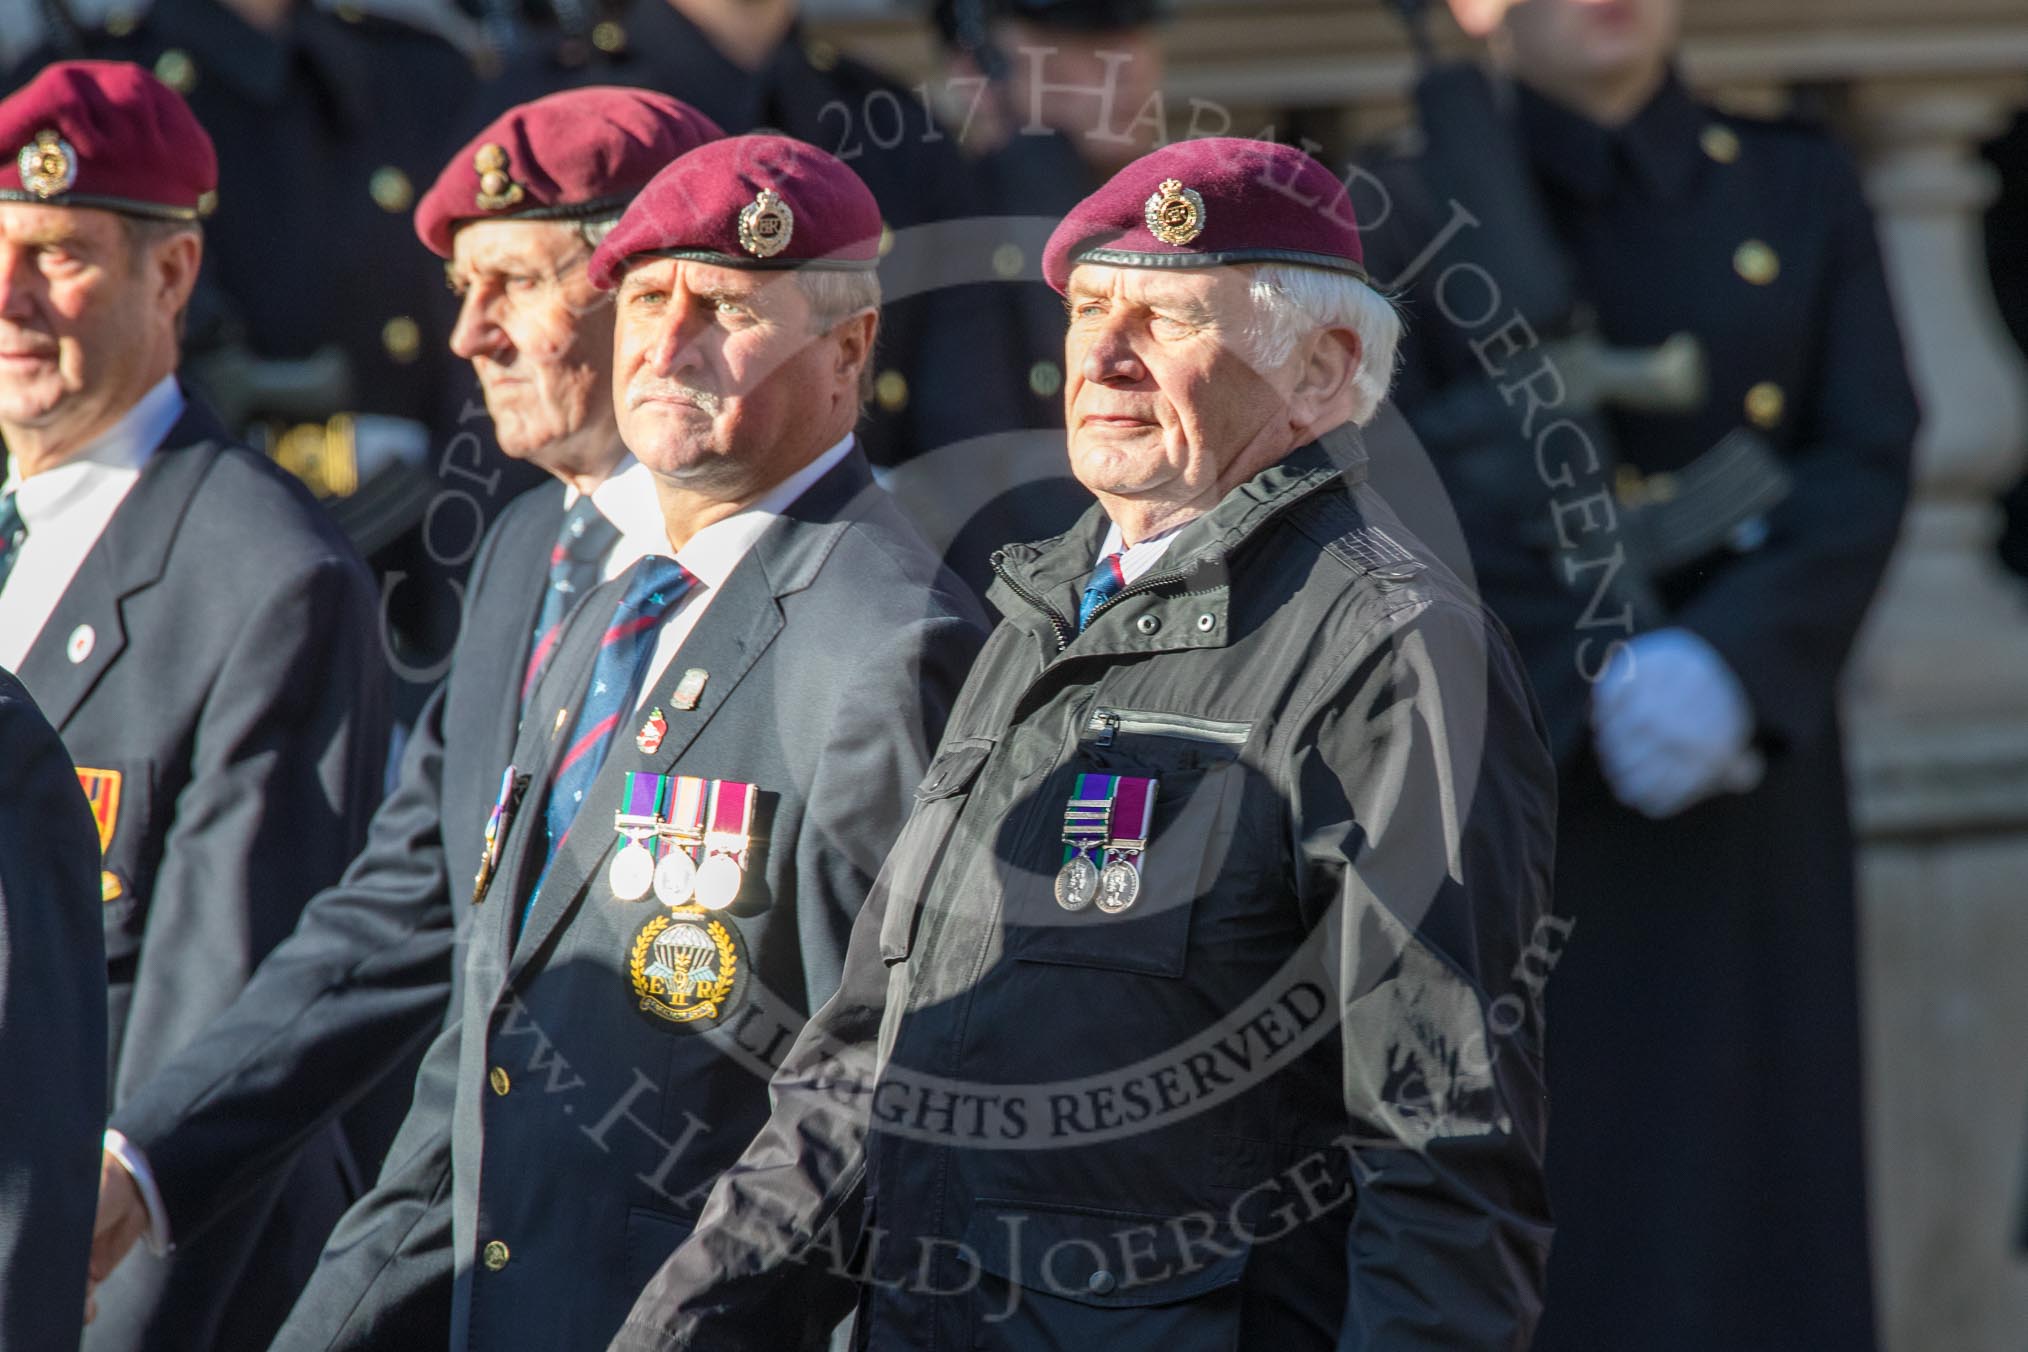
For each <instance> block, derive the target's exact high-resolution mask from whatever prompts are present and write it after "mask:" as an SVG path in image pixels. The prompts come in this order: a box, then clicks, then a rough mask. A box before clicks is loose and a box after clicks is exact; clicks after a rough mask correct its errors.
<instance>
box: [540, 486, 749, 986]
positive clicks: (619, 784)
mask: <svg viewBox="0 0 2028 1352" xmlns="http://www.w3.org/2000/svg"><path fill="white" fill-rule="evenodd" d="M777 529H779V525H778V526H777ZM781 629H782V608H781V605H780V604H779V603H778V602H777V601H776V600H775V597H774V591H773V588H772V587H771V585H770V584H769V581H768V577H767V572H766V569H765V567H764V566H763V565H762V563H761V560H760V559H759V557H758V546H756V552H755V553H754V554H749V555H748V556H747V557H746V558H745V559H743V560H741V562H740V564H739V566H738V567H737V568H735V569H733V572H732V576H731V577H728V578H727V579H726V580H725V587H724V588H723V590H722V591H721V592H720V593H719V594H718V595H717V596H714V597H713V598H711V608H710V609H708V610H706V611H705V612H704V616H703V618H702V619H700V620H699V621H698V624H697V627H696V628H695V629H693V630H691V631H690V635H689V637H687V638H686V639H684V641H683V647H682V648H681V649H680V650H679V651H678V652H677V654H676V658H675V660H674V661H673V662H671V663H670V664H669V670H668V671H666V672H664V673H663V674H662V676H661V678H660V680H659V681H658V682H657V683H656V684H655V686H654V687H652V688H650V689H648V690H645V691H643V693H642V697H641V701H640V703H639V704H638V705H637V706H636V707H635V709H634V710H633V713H632V715H631V716H630V717H629V718H628V719H627V720H626V721H625V722H623V723H622V724H621V725H620V727H619V728H618V729H617V730H616V731H615V732H614V733H613V744H612V749H611V750H610V751H609V752H607V754H606V761H605V764H604V765H603V766H601V767H600V768H599V772H598V775H597V777H596V778H595V779H593V781H592V786H591V788H590V789H589V790H588V791H587V792H586V793H585V800H584V805H583V806H582V807H581V808H580V809H579V810H578V815H577V819H576V820H575V821H574V822H573V823H572V824H571V829H570V834H569V835H568V836H567V837H566V838H565V839H564V842H563V848H562V849H560V850H558V851H557V853H556V859H555V861H554V862H553V863H552V864H551V865H550V869H549V876H548V877H547V878H546V879H545V880H544V881H543V884H542V895H541V896H539V897H538V898H536V902H535V911H534V913H533V914H531V915H530V916H529V917H528V924H527V925H526V926H524V927H523V928H522V931H521V938H520V940H519V941H518V942H517V943H516V944H515V945H514V957H513V961H512V963H511V964H510V966H509V971H508V975H509V977H512V976H515V975H517V974H518V973H519V972H520V971H521V969H522V968H523V967H524V966H526V965H527V963H528V961H529V960H530V958H531V957H532V956H533V955H534V954H535V953H536V952H537V951H538V950H539V949H540V948H541V947H542V945H543V943H545V942H546V941H547V940H548V938H549V936H550V934H551V933H552V932H553V931H554V930H555V928H556V926H557V923H558V922H559V921H561V920H562V919H563V918H564V916H565V915H567V914H568V913H569V911H570V909H571V907H572V905H573V904H574V903H575V902H576V900H577V898H578V896H579V895H580V894H581V893H583V892H584V891H585V888H586V884H587V883H589V884H590V885H591V887H592V888H593V889H594V890H596V889H597V888H598V887H599V886H600V885H601V880H600V879H599V878H598V876H597V874H598V871H599V869H600V867H601V866H602V865H603V864H604V863H605V860H606V856H607V855H608V854H609V853H610V852H611V850H612V848H613V846H614V844H615V843H616V841H617V839H618V837H617V836H615V835H614V833H613V829H612V817H611V814H612V812H614V811H615V810H617V809H618V807H619V803H620V794H621V791H622V788H623V786H624V785H625V784H626V777H627V773H628V772H629V771H632V770H652V771H654V772H655V773H657V774H668V773H669V772H670V770H671V768H672V767H674V766H675V764H676V763H677V761H678V760H679V759H680V758H681V757H682V755H683V752H684V751H685V750H686V749H688V748H689V746H690V745H691V744H692V743H693V742H694V741H696V739H697V735H698V733H700V732H701V731H703V728H704V725H705V724H706V723H708V722H710V721H711V718H712V717H713V715H715V714H716V713H717V712H718V711H719V709H721V708H723V707H724V706H725V702H726V700H727V699H728V698H729V697H730V696H731V694H732V692H733V691H734V690H735V689H737V688H738V686H739V683H740V682H741V681H742V680H743V679H745V677H746V674H747V672H749V671H751V670H752V669H753V664H754V663H755V662H756V661H757V660H759V658H760V655H761V654H762V653H763V652H765V651H766V650H767V648H768V645H769V644H771V643H773V642H774V640H775V636H776V635H777V634H779V633H780V632H781ZM693 667H698V668H702V669H703V670H704V671H706V672H708V673H709V676H708V677H707V679H706V680H705V683H704V690H703V692H702V697H701V698H700V699H699V701H698V705H697V707H696V708H695V709H690V710H679V709H677V708H676V707H675V704H674V701H673V700H672V699H671V698H670V696H671V693H672V692H673V690H674V688H675V686H676V683H677V682H678V681H680V680H681V679H682V677H683V673H684V672H685V671H688V670H689V669H691V668H693ZM590 675H591V673H590V669H589V667H587V668H586V670H585V671H584V672H583V673H582V674H581V675H580V676H579V677H578V679H577V681H576V684H575V690H576V692H577V694H578V695H581V694H582V692H583V689H584V686H585V684H586V683H587V682H588V681H589V679H590ZM653 708H659V709H661V710H662V712H663V715H664V716H665V717H666V718H667V719H668V721H669V731H668V733H667V734H666V735H665V736H664V737H663V739H662V745H661V746H660V747H658V748H657V749H656V750H655V752H654V753H653V754H652V755H650V754H647V753H644V752H642V750H641V749H640V746H639V745H638V743H636V741H635V740H634V736H635V732H636V729H637V728H638V726H639V722H640V719H641V718H642V717H643V716H645V714H646V711H647V710H649V709H653ZM572 709H573V715H574V713H575V702H574V701H573V705H572ZM552 717H554V715H552Z"/></svg>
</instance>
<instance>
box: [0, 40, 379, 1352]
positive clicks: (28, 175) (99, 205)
mask: <svg viewBox="0 0 2028 1352" xmlns="http://www.w3.org/2000/svg"><path fill="white" fill-rule="evenodd" d="M0 147H4V148H6V149H7V150H8V152H9V153H8V154H7V155H6V157H5V159H4V162H0V437H4V439H5V442H6V447H7V452H8V466H7V475H6V480H5V483H4V484H0V540H4V541H6V543H7V548H6V551H5V553H4V554H0V667H6V668H9V669H13V670H15V671H17V672H18V674H19V675H20V677H21V681H22V684H24V685H25V686H27V687H28V689H29V691H30V692H31V693H32V694H33V695H34V696H35V699H36V701H37V702H38V703H39V704H40V705H41V707H42V711H43V713H44V714H45V715H47V717H48V718H49V721H50V722H51V724H53V725H54V726H55V728H56V729H57V731H58V733H59V734H60V735H61V736H62V738H63V740H64V743H65V746H66V748H67V749H68V750H69V752H70V755H71V757H72V760H73V761H74V762H75V764H76V766H77V773H78V778H79V779H80V781H81V782H82V783H83V785H84V787H85V790H86V796H87V797H88V798H89V800H90V801H91V803H92V805H93V808H94V810H95V812H96V815H97V818H98V828H99V838H100V841H101V843H102V846H103V851H104V857H103V861H102V864H101V871H100V896H101V901H102V906H101V918H102V921H103V925H104V942H105V955H106V963H107V971H106V979H107V984H108V987H109V991H108V1001H109V1005H108V1020H107V1022H108V1028H109V1039H108V1041H109V1049H108V1050H109V1056H108V1060H109V1071H110V1077H111V1102H112V1104H113V1106H114V1107H115V1108H117V1107H118V1105H119V1104H120V1103H121V1102H122V1101H123V1100H124V1099H125V1098H126V1097H127V1096H128V1095H130V1094H132V1093H133V1092H134V1090H135V1089H136V1088H137V1087H138V1086H139V1085H141V1084H142V1083H143V1082H145V1081H146V1080H147V1078H148V1077H149V1075H150V1074H152V1073H153V1072H154V1070H155V1069H156V1068H157V1067H158V1066H159V1065H161V1064H162V1062H163V1061H164V1060H166V1059H167V1058H168V1057H169V1056H170V1055H172V1054H173V1053H174V1052H175V1051H176V1050H177V1049H178V1048H179V1047H181V1046H182V1045H183V1044H184V1043H186V1042H188V1041H189V1040H190V1039H191V1038H192V1037H193V1036H195V1035H196V1033H197V1032H198V1031H199V1030H200V1029H202V1028H203V1027H204V1025H205V1024H206V1023H208V1022H209V1021H210V1019H211V1018H212V1017H213V1016H214V1015H215V1014H216V1013H217V1012H218V1011H219V1010H220V1009H222V1008H224V1007H225V1006H226V1005H227V1004H229V1003H230V1002H231V1000H232V998H233V996H234V995H235V994H236V993H237V992H238V990H239V988H240V986H241V985H242V984H244V982H245V980H246V978H247V975H248V973H249V972H251V971H252V969H253V967H254V966H255V964H256V963H258V962H259V961H260V958H261V956H262V955H263V954H264V953H265V952H266V951H267V950H268V949H269V948H271V947H272V946H273V945H274V944H275V943H276V942H277V941H279V940H280V939H281V938H282V936H283V935H285V934H287V933H288V932H289V930H290V928H291V926H293V925H294V924H295V921H296V916H297V914H298V913H299V912H300V911H301V909H302V907H303V903H304V902H306V901H307V900H308V899H309V898H310V896H311V895H312V894H313V893H314V892H316V891H317V889H318V888H320V887H322V886H324V885H325V884H327V883H329V882H331V881H333V880H334V879H335V878H336V877H337V876H338V873H339V870H340V869H342V868H343V867H344V864H345V861H346V860H348V859H350V858H351V857H352V854H353V852H354V851H355V850H356V849H357V848H358V846H359V843H360V840H361V837H362V835H363V832H364V828H365V825H366V820H367V815H368V813H369V812H370V810H371V808H372V805H373V803H374V801H375V800H376V799H377V798H378V796H379V792H380V784H381V768H382V758H383V757H384V755H385V754H386V750H387V717H386V692H385V684H386V678H385V669H384V668H383V667H382V666H381V664H380V660H379V657H380V654H379V649H378V645H377V644H376V643H375V641H374V631H373V590H372V583H371V581H370V579H369V577H368V575H367V573H366V570H365V568H364V566H363V565H362V564H361V563H360V561H359V558H358V556H357V555H356V554H355V553H354V552H353V550H352V549H351V548H350V546H349V545H348V544H347V543H346V541H345V539H344V537H343V536H342V535H341V534H340V533H339V531H338V530H337V528H336V527H335V526H333V525H332V523H331V522H330V520H329V519H328V518H327V517H326V516H325V514H324V513H323V512H322V510H320V509H319V508H318V507H317V505H316V504H315V503H314V502H313V501H311V499H310V495H309V493H308V491H307V490H305V489H304V488H303V487H302V486H301V485H300V484H299V483H297V482H296V481H294V480H292V479H290V478H289V477H288V476H287V475H285V474H284V473H282V471H280V470H279V469H277V468H276V467H275V466H274V465H273V464H272V463H270V462H269V461H267V460H265V459H263V458H261V457H260V456H258V455H255V454H254V453H252V452H251V451H249V450H247V449H246V448H245V447H243V446H239V445H237V444H235V443H233V441H232V440H231V438H230V437H229V435H228V434H227V433H226V432H225V430H224V429H223V428H221V427H219V426H218V425H217V423H216V422H214V421H213V419H212V417H211V416H210V414H209V413H208V412H206V411H205V410H204V409H203V408H202V407H201V406H199V405H198V404H196V403H195V402H194V401H192V400H191V399H189V397H188V396H187V395H186V394H185V392H184V390H183V387H182V385H181V383H180V382H179V381H178V379H177V376H176V369H177V361H178V356H179V341H178V335H179V332H180V323H181V318H182V315H183V312H184V309H185V307H186V306H187V305H188V303H189V301H190V297H191V293H192V290H193V288H194V286H195V283H196V279H197V276H198V270H199V266H200V261H201V259H202V256H203V252H204V237H203V230H202V225H201V221H202V218H203V216H204V214H205V212H206V211H207V210H208V209H209V206H210V203H211V202H212V200H213V199H214V195H215V194H216V192H217V188H218V172H217V160H216V157H215V155H214V153H213V150H212V146H211V141H210V139H209V138H208V137H207V136H206V135H205V133H204V129H203V128H202V127H201V126H199V125H198V123H197V121H196V119H195V118H194V117H193V116H192V115H191V112H190V109H189V107H188V106H187V105H186V104H184V102H183V101H182V99H181V98H180V97H179V96H178V95H176V94H175V93H174V92H173V91H172V90H170V89H169V88H168V87H167V86H166V85H164V84H163V83H162V82H161V81H159V80H157V79H155V78H154V77H153V76H151V75H149V74H148V73H147V72H145V71H143V70H141V69H140V68H139V67H137V66H133V65H129V64H127V63H123V62H65V63H58V64H56V65H52V66H49V67H47V68H45V69H44V70H43V71H42V73H41V74H39V75H37V76H36V77H35V79H34V80H32V81H30V82H29V83H28V84H27V85H26V86H24V87H23V88H21V89H20V90H18V91H16V92H15V93H14V94H12V95H10V96H8V97H7V98H6V99H5V100H4V101H0ZM270 280H271V282H272V283H275V284H282V283H285V282H286V281H287V280H288V279H287V278H283V277H279V276H278V277H275V278H272V279H270ZM349 1164H350V1161H349V1157H348V1154H347V1152H346V1149H345V1145H344V1142H343V1140H342V1139H341V1138H340V1137H339V1136H338V1135H337V1133H335V1132H327V1133H326V1134H325V1135H324V1137H323V1139H321V1140H319V1141H317V1142H316V1143H315V1144H314V1146H313V1147H312V1148H310V1149H307V1150H306V1151H305V1152H304V1154H303V1157H302V1159H301V1161H300V1162H299V1164H298V1166H297V1168H296V1169H295V1171H294V1173H293V1174H292V1175H290V1176H289V1178H288V1179H287V1180H286V1182H285V1183H284V1184H278V1185H276V1186H269V1187H267V1188H264V1189H261V1190H258V1191H257V1192H254V1193H250V1194H249V1195H247V1196H246V1197H245V1198H243V1199H242V1200H241V1201H240V1203H239V1205H238V1206H237V1208H236V1209H235V1212H234V1214H233V1216H232V1220H231V1223H230V1224H226V1225H221V1226H220V1227H219V1229H218V1230H217V1231H216V1232H214V1233H213V1234H212V1235H210V1236H207V1237H206V1239H204V1240H203V1241H200V1242H198V1243H194V1244H191V1245H189V1246H186V1247H184V1248H182V1249H180V1250H178V1251H177V1252H176V1253H174V1254H173V1255H170V1254H166V1253H153V1252H151V1253H150V1254H149V1256H148V1257H147V1258H146V1259H145V1260H144V1261H136V1262H133V1263H129V1264H128V1265H127V1266H126V1268H125V1269H124V1270H123V1271H122V1272H121V1273H120V1275H119V1278H118V1279H116V1280H115V1281H113V1282H109V1283H107V1284H106V1285H105V1286H104V1287H103V1288H102V1289H101V1290H100V1292H99V1306H100V1310H99V1317H98V1320H97V1322H96V1323H94V1325H93V1326H92V1328H91V1330H90V1331H89V1333H88V1334H87V1335H86V1338H85V1344H84V1345H85V1346H86V1347H87V1348H90V1349H108V1350H111V1349H119V1350H120V1352H127V1350H129V1349H176V1348H191V1349H197V1348H214V1347H233V1348H239V1347H260V1346H263V1345H264V1344H265V1342H266V1340H267V1338H268V1336H269V1335H270V1333H271V1332H272V1330H273V1328H274V1327H275V1325H276V1324H277V1323H278V1322H279V1320H280V1318H281V1316H282V1314H283V1313H285V1312H286V1310H287V1309H288V1305H289V1302H290V1300H291V1299H292V1298H293V1294H294V1292H295V1290H296V1287H297V1286H298V1285H299V1284H300V1283H301V1281H302V1280H303V1278H304V1277H305V1276H306V1275H307V1274H308V1271H309V1265H310V1264H311V1263H312V1262H314V1260H315V1258H316V1253H317V1247H318V1246H319V1244H321V1242H322V1237H323V1235H324V1234H325V1233H326V1232H327V1231H328V1230H329V1228H330V1226H331V1224H332V1221H333V1220H334V1219H335V1217H336V1216H337V1214H338V1212H339V1210H340V1209H342V1207H343V1206H344V1204H345V1202H346V1199H347V1196H348V1193H349V1191H350V1187H349V1184H350V1180H349V1178H348V1176H347V1170H348V1168H349Z"/></svg>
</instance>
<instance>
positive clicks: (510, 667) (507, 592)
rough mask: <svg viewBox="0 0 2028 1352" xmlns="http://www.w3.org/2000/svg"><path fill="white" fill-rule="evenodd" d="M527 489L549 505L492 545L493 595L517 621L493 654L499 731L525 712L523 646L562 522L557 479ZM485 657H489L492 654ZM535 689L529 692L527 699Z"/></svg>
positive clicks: (531, 636) (530, 635) (531, 634)
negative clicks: (495, 656)
mask: <svg viewBox="0 0 2028 1352" xmlns="http://www.w3.org/2000/svg"><path fill="white" fill-rule="evenodd" d="M530 491H531V492H535V493H540V494H542V496H543V499H544V501H545V502H546V503H548V504H549V506H551V507H553V508H554V510H553V511H540V512H530V513H528V514H527V516H528V519H527V521H526V522H518V523H516V524H517V525H518V526H519V527H520V529H518V530H516V531H515V532H514V534H513V535H512V536H509V537H503V538H502V539H501V541H500V543H499V544H498V545H497V546H495V549H494V557H495V560H496V562H495V563H494V564H493V565H492V568H491V571H493V572H495V573H497V574H498V575H499V581H498V586H499V588H500V590H499V592H498V593H497V594H498V595H499V596H500V597H501V603H502V604H504V605H510V606H512V607H514V614H515V617H516V620H517V623H516V624H515V626H514V627H513V629H511V630H510V631H509V632H508V634H507V639H508V642H507V651H506V652H504V653H502V654H501V655H500V657H499V658H498V659H497V660H498V666H497V668H496V672H495V679H496V680H497V681H498V682H499V685H498V688H497V689H496V691H495V697H496V698H497V699H498V700H499V705H498V708H499V712H500V717H499V720H498V721H497V722H496V723H495V724H494V726H495V727H497V728H500V729H501V730H503V731H505V730H507V729H510V728H515V727H517V725H518V724H519V723H520V720H521V718H522V715H523V713H524V710H523V709H522V707H521V678H522V676H523V675H524V674H525V673H526V671H527V667H528V649H529V647H530V645H531V644H533V643H534V641H535V621H536V619H537V618H538V617H539V616H540V615H541V614H542V599H543V593H544V592H545V591H547V590H548V586H549V550H550V547H551V546H552V545H554V544H555V542H556V532H557V529H558V527H559V526H560V525H561V524H562V521H563V492H562V485H561V484H555V483H550V484H544V485H543V486H542V487H540V488H536V489H532V490H530ZM493 587H494V580H493V578H490V577H489V578H488V579H487V590H488V591H489V592H490V591H492V590H493ZM488 603H489V604H490V602H488ZM566 618H568V617H566ZM517 645H518V646H517ZM487 660H488V661H489V662H491V661H493V660H494V659H491V658H489V659H487ZM552 665H554V664H552ZM534 693H535V692H533V691H530V692H529V697H530V699H531V700H532V699H533V698H534ZM530 707H533V705H532V704H531V706H530ZM513 742H514V737H513V735H512V734H511V733H509V734H508V737H507V743H508V744H507V745H506V746H502V747H500V748H499V750H500V752H501V753H502V754H505V753H506V752H507V751H509V750H510V749H511V747H512V745H513Z"/></svg>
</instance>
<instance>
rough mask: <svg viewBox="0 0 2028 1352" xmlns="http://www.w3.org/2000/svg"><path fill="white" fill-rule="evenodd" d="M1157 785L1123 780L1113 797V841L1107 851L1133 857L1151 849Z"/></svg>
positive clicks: (1149, 781) (1147, 780) (1108, 844)
mask: <svg viewBox="0 0 2028 1352" xmlns="http://www.w3.org/2000/svg"><path fill="white" fill-rule="evenodd" d="M1155 784H1156V781H1155V780H1152V779H1130V778H1126V777H1122V778H1121V779H1120V781H1119V789H1118V791H1117V793H1116V794H1115V796H1114V798H1113V826H1112V838H1111V839H1110V840H1108V841H1107V842H1106V846H1107V849H1108V850H1109V851H1111V852H1113V853H1116V854H1122V855H1126V856H1128V857H1129V858H1131V857H1132V856H1134V855H1137V854H1139V853H1140V852H1141V851H1142V850H1145V849H1147V848H1148V826H1149V824H1150V823H1151V822H1153V821H1154V819H1155Z"/></svg>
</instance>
